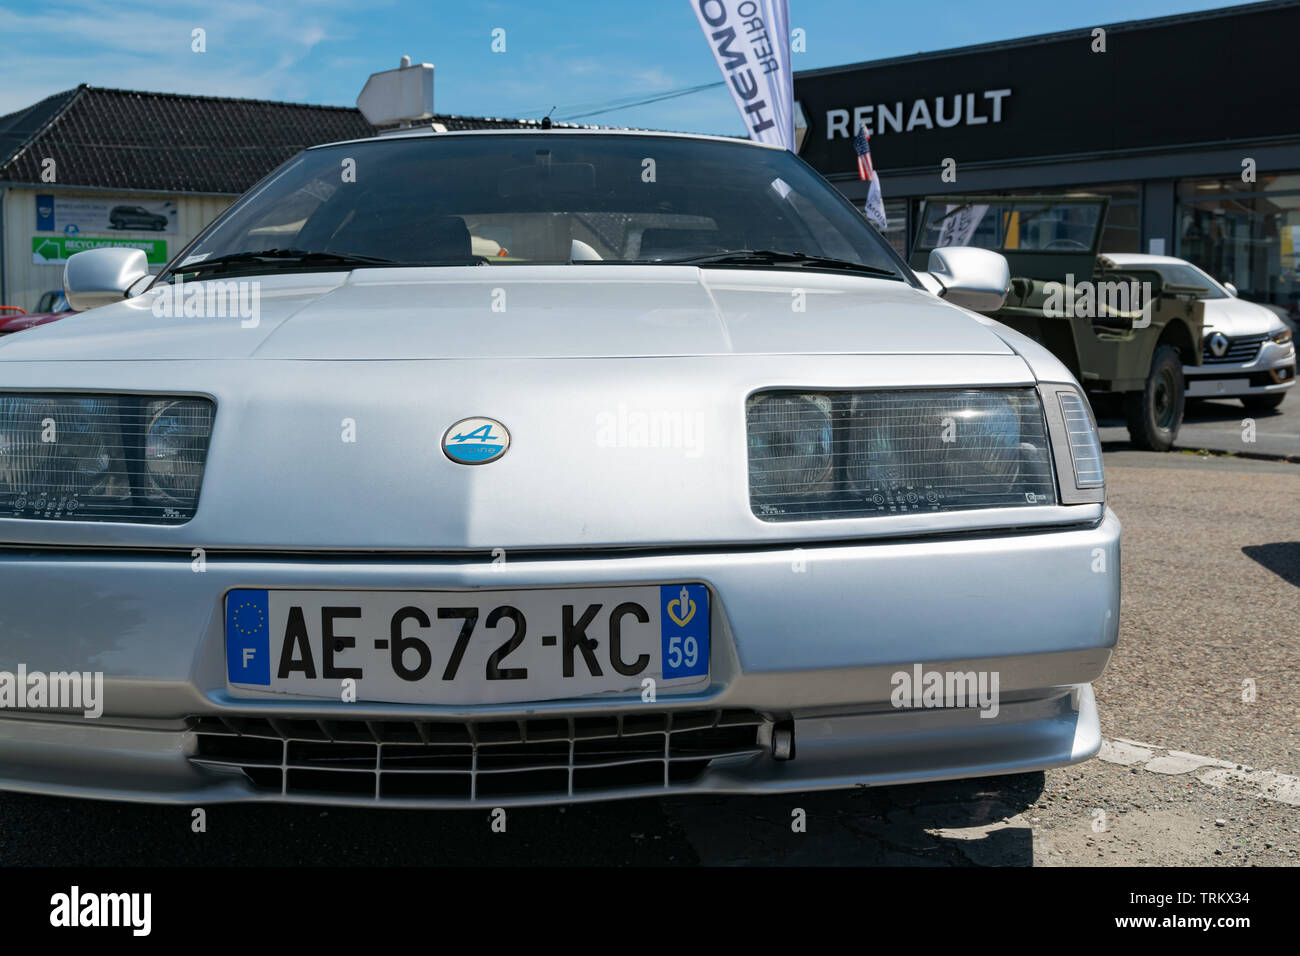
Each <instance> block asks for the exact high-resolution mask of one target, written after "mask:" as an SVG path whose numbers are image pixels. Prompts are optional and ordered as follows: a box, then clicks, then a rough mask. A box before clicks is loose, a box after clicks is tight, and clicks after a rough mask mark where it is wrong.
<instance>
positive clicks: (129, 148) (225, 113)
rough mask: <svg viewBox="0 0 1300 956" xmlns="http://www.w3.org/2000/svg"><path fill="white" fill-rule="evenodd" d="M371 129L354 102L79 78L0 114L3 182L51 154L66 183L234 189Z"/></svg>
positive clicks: (497, 123)
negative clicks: (99, 83)
mask: <svg viewBox="0 0 1300 956" xmlns="http://www.w3.org/2000/svg"><path fill="white" fill-rule="evenodd" d="M433 122H435V123H441V124H442V125H443V126H445V127H446V128H447V129H448V130H472V129H520V128H532V127H536V126H538V125H539V124H538V123H537V121H535V120H514V119H495V118H489V117H476V116H435V117H434V119H433ZM555 125H556V126H557V127H569V126H573V125H575V124H569V123H556V124H555ZM376 132H377V130H376V128H375V127H373V126H371V125H370V124H369V123H367V122H366V120H365V118H364V117H362V115H361V113H360V111H358V110H356V109H353V108H351V107H343V106H311V105H308V104H303V103H276V102H271V101H267V100H245V99H228V98H223V97H216V96H188V95H183V94H178V93H144V92H139V91H136V90H112V89H103V88H100V87H94V86H87V85H84V84H83V85H82V86H79V87H77V88H75V89H72V90H66V91H64V92H62V93H58V94H55V95H54V96H51V97H48V98H47V99H44V100H42V101H41V102H39V103H37V104H35V105H33V106H30V107H28V108H27V109H25V110H19V111H18V112H16V113H11V114H9V115H8V116H3V117H0V182H18V183H40V182H41V164H42V161H43V160H44V159H46V158H47V157H48V158H51V159H53V160H54V161H55V163H56V168H57V174H58V180H57V182H58V183H59V185H63V186H87V187H100V188H110V189H122V190H158V191H164V192H195V193H224V194H229V195H235V194H238V193H242V192H244V191H245V190H246V189H248V188H249V187H250V186H252V185H253V183H255V182H257V181H258V180H259V179H261V178H262V177H263V176H265V175H266V174H267V173H268V172H270V171H271V170H272V169H274V168H275V167H276V166H278V165H279V164H280V163H282V162H284V161H285V160H286V159H289V158H290V157H291V156H293V155H294V154H295V153H297V152H298V151H299V150H302V149H304V148H306V147H308V146H315V145H317V144H320V143H330V142H336V141H339V140H348V139H360V138H363V137H366V136H373V135H375V133H376Z"/></svg>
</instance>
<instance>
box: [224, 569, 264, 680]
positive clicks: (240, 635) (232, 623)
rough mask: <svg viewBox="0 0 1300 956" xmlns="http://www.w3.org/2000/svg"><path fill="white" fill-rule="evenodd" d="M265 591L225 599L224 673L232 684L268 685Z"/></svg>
mask: <svg viewBox="0 0 1300 956" xmlns="http://www.w3.org/2000/svg"><path fill="white" fill-rule="evenodd" d="M266 604H267V601H266V592H265V591H231V592H230V593H228V594H227V595H226V672H227V673H228V674H229V675H230V682H231V683H232V684H263V685H267V686H269V685H270V683H271V629H270V623H271V622H270V620H269V619H268V615H267V610H266Z"/></svg>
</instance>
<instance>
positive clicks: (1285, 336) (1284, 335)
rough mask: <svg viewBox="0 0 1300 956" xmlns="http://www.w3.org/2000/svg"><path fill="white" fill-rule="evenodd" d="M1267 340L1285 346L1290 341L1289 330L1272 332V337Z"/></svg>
mask: <svg viewBox="0 0 1300 956" xmlns="http://www.w3.org/2000/svg"><path fill="white" fill-rule="evenodd" d="M1269 338H1270V339H1272V340H1273V341H1274V342H1276V343H1277V344H1278V345H1286V344H1287V343H1288V342H1290V341H1291V330H1290V329H1283V330H1282V331H1281V332H1274V333H1273V334H1272V335H1270V336H1269Z"/></svg>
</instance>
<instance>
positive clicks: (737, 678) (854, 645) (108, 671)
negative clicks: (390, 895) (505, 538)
mask: <svg viewBox="0 0 1300 956" xmlns="http://www.w3.org/2000/svg"><path fill="white" fill-rule="evenodd" d="M1119 541H1120V526H1119V521H1118V520H1117V519H1116V518H1115V516H1114V515H1113V514H1112V513H1111V512H1109V511H1106V512H1105V515H1104V518H1103V519H1102V520H1101V521H1099V522H1097V523H1095V524H1090V525H1086V526H1077V527H1071V528H1067V529H1040V530H1032V531H1022V532H1018V533H1015V534H1010V533H1002V534H996V535H979V536H969V537H945V538H935V539H916V540H900V541H888V542H885V541H881V542H874V543H870V544H843V545H834V546H824V545H808V546H804V547H802V548H779V549H772V548H763V549H755V550H749V551H725V552H691V553H671V554H638V555H633V556H578V557H558V556H545V557H543V556H537V557H531V556H518V557H512V558H511V559H510V560H509V561H507V562H506V563H505V564H504V565H500V564H493V563H491V562H489V561H483V560H448V559H427V558H418V557H409V558H405V557H393V556H384V557H314V556H283V555H279V556H254V557H248V556H237V555H231V556H222V555H219V554H209V555H208V556H207V559H206V566H205V568H204V570H203V571H202V572H201V573H200V572H196V571H195V570H194V565H193V562H192V559H191V557H190V556H189V555H183V556H165V555H160V556H142V555H133V554H124V553H120V552H119V553H111V554H103V553H87V552H43V551H19V550H6V551H2V552H0V670H8V671H10V672H13V671H16V669H17V668H18V666H19V665H20V664H22V665H25V667H26V669H27V671H28V672H29V673H31V672H36V671H41V672H45V673H50V672H57V671H78V672H84V671H92V672H93V671H100V672H102V673H103V674H104V692H103V701H104V710H103V714H102V716H100V717H98V718H96V719H87V718H85V717H83V716H81V715H74V714H61V713H51V712H49V711H40V710H31V711H23V712H16V711H13V710H0V789H12V790H24V791H29V792H38V793H49V794H63V795H74V796H88V797H101V798H109V799H123V800H139V801H157V802H181V803H186V802H195V801H200V800H202V801H205V802H215V801H237V800H274V801H289V802H309V803H347V804H360V805H382V806H389V805H392V806H430V807H435V806H436V807H455V806H471V805H487V804H490V805H493V806H497V805H511V804H527V803H543V802H572V801H576V800H589V799H591V800H595V799H608V798H611V797H620V796H622V797H630V796H646V795H662V794H664V793H665V792H679V791H680V792H691V791H707V792H764V791H782V790H811V789H819V788H834V787H844V786H852V785H874V784H890V783H905V782H918V781H924V780H940V779H948V778H954V777H965V776H978V775H984V774H997V773H1012V772H1021V771H1028V770H1036V769H1045V768H1048V767H1054V766H1060V765H1064V764H1068V763H1073V762H1077V761H1080V760H1084V759H1086V758H1088V757H1090V756H1092V755H1093V754H1095V753H1096V752H1097V750H1098V748H1099V747H1100V733H1099V729H1098V722H1097V714H1096V707H1095V703H1094V699H1093V695H1092V690H1091V688H1090V687H1089V686H1088V685H1089V684H1090V682H1091V681H1093V680H1095V679H1096V678H1097V677H1098V676H1100V675H1101V673H1102V671H1103V670H1104V669H1105V667H1106V664H1107V662H1108V660H1109V658H1110V654H1111V652H1112V649H1113V647H1114V645H1115V641H1116V636H1117V633H1118V625H1119V595H1120V587H1119V567H1120V564H1119V558H1120V554H1119ZM494 568H495V569H496V570H494ZM502 568H504V570H501V569H502ZM681 580H695V581H701V582H703V583H705V584H706V585H707V586H708V587H709V588H710V589H711V591H712V599H711V614H712V630H713V650H712V661H711V674H712V681H711V685H710V686H709V687H708V688H707V689H705V690H703V691H699V692H695V693H689V694H681V695H676V696H669V695H667V694H661V695H660V696H659V698H658V700H657V701H656V702H655V703H653V704H651V703H642V701H641V700H640V698H632V699H628V698H608V697H606V698H590V699H580V700H567V701H548V702H542V703H529V704H523V705H519V704H511V705H493V706H469V707H466V706H455V707H448V706H422V705H406V704H375V703H361V702H359V703H342V702H339V701H317V700H310V699H303V698H287V697H284V696H281V695H273V694H257V693H255V692H252V691H247V690H240V691H239V692H238V693H237V694H236V693H233V692H232V689H231V688H230V687H229V686H228V685H227V682H226V672H225V646H224V636H223V613H222V608H223V599H224V595H225V593H226V591H228V590H229V589H232V588H240V587H258V588H277V587H279V588H338V589H363V588H386V589H393V588H397V589H460V588H475V587H486V588H511V587H519V588H533V587H548V586H561V585H563V586H571V585H591V586H600V585H602V584H633V583H645V584H650V583H668V582H674V581H681ZM916 665H920V666H921V667H923V668H924V670H925V671H926V672H932V671H939V672H979V673H987V674H996V675H997V677H998V681H999V688H998V689H999V697H1000V704H999V707H998V711H997V714H996V716H993V717H987V716H981V711H980V710H979V709H976V708H970V707H965V708H962V707H939V708H934V709H929V708H914V707H904V708H901V709H900V708H898V707H895V706H894V705H893V702H892V701H891V692H892V691H893V689H894V686H895V685H894V682H893V675H895V674H897V673H899V672H900V671H909V670H911V669H912V668H913V667H914V666H916ZM650 712H654V713H655V714H667V715H669V716H668V720H669V723H670V725H671V723H672V721H673V720H676V721H678V725H679V726H683V727H684V726H686V724H687V722H688V721H689V720H690V719H691V718H695V717H701V715H704V719H705V720H707V719H713V720H714V723H715V724H718V723H727V722H728V721H730V720H731V719H732V718H733V717H734V715H737V714H752V715H755V721H756V726H755V728H754V736H753V739H752V744H753V746H750V747H745V748H740V749H736V750H734V751H732V752H727V751H725V750H724V751H719V752H718V755H717V757H716V759H711V760H705V761H700V760H699V759H694V760H693V762H692V763H691V766H692V768H694V770H695V771H698V772H693V773H692V774H690V775H686V776H683V775H678V774H676V773H674V772H672V768H673V766H675V763H674V761H677V760H678V759H679V758H678V757H671V758H670V757H669V755H668V750H669V748H668V746H667V745H665V747H664V748H663V754H662V755H661V756H662V757H663V768H662V771H663V772H662V775H661V779H647V778H645V777H644V776H643V775H642V776H637V775H634V776H633V777H631V778H629V780H631V782H627V781H619V780H614V779H613V778H610V780H611V782H610V783H609V785H607V786H606V785H596V786H588V787H583V786H580V785H575V782H574V781H575V777H580V776H581V774H580V773H578V774H577V775H575V770H574V766H575V760H576V759H577V758H576V757H575V754H579V753H580V751H582V749H583V748H582V746H581V744H580V743H573V742H572V741H573V739H574V738H575V737H579V738H580V737H582V736H583V731H582V730H581V728H582V727H583V726H586V725H587V724H584V722H588V723H590V722H591V721H593V720H595V719H598V718H601V719H611V720H615V721H616V724H617V727H618V728H619V730H618V731H617V732H616V733H615V735H614V736H616V737H617V736H621V734H622V728H623V727H624V726H625V724H626V725H627V726H629V727H630V726H632V724H633V722H634V720H636V719H640V718H641V717H642V716H643V715H647V714H649V713H650ZM708 715H712V717H711V718H710V717H709V716H708ZM541 721H548V722H549V723H550V724H552V725H554V724H557V723H558V724H560V725H566V722H567V726H568V728H569V732H568V735H567V738H566V737H565V733H564V732H563V730H561V732H560V734H559V737H556V738H554V740H553V741H552V744H553V746H552V747H551V750H550V751H549V752H550V753H552V754H558V756H556V757H555V759H554V761H553V763H552V764H549V765H548V767H550V769H551V770H553V771H555V773H552V774H551V777H552V778H554V777H556V776H560V777H561V779H563V777H562V775H561V774H560V771H562V770H563V768H564V766H565V764H566V759H565V747H564V746H563V745H562V744H555V740H561V739H569V740H570V741H571V742H570V743H569V744H568V751H567V754H568V756H567V766H568V781H569V782H568V785H567V787H565V786H560V787H559V788H558V789H556V788H550V789H548V790H545V791H544V792H543V791H541V790H534V789H530V787H529V786H528V783H527V781H528V779H530V778H527V777H525V778H524V780H523V783H522V784H521V785H520V786H518V787H515V788H513V789H512V788H508V787H507V788H501V787H495V788H494V787H488V786H483V785H480V782H485V781H487V780H488V779H489V777H488V776H487V775H488V774H489V773H490V769H489V768H488V767H487V766H486V764H485V763H483V762H481V761H480V756H479V753H480V750H481V748H480V743H481V741H480V740H479V737H478V736H476V735H475V734H474V731H473V728H476V727H477V728H484V729H486V728H488V727H489V726H491V727H494V728H500V727H501V726H502V725H505V724H509V725H511V726H518V727H519V729H520V733H521V735H524V736H526V735H527V733H529V732H531V731H530V730H529V728H532V727H534V725H535V724H536V722H541ZM452 724H455V725H457V726H467V727H469V728H471V731H470V732H471V735H472V736H475V743H474V744H473V745H472V747H473V757H472V759H470V758H468V757H467V759H469V760H470V762H469V763H468V764H467V765H466V770H465V771H464V773H465V779H466V780H468V781H469V784H468V789H467V790H465V792H464V793H460V792H459V791H457V792H456V793H455V794H451V795H449V794H428V793H426V794H416V795H411V794H403V793H401V792H399V790H398V788H393V789H392V790H390V789H389V788H388V785H387V784H386V783H384V782H383V780H382V778H383V777H384V771H383V767H384V766H385V764H384V759H385V758H384V757H383V754H384V753H385V751H386V749H390V748H393V747H398V746H401V745H400V744H396V743H394V742H393V740H391V739H389V737H388V736H386V735H387V734H388V733H389V731H388V730H386V729H384V728H391V727H396V726H398V725H405V726H408V727H416V728H423V730H421V733H422V734H426V735H427V732H428V729H429V728H430V727H433V728H435V730H436V729H437V728H440V727H443V726H449V725H452ZM219 726H224V727H226V728H229V734H230V737H229V739H230V740H232V741H233V742H235V743H237V744H239V743H250V744H251V743H256V744H257V745H258V748H257V749H258V752H259V753H261V754H262V757H261V758H260V760H259V767H260V769H259V771H258V772H257V773H253V774H250V773H248V772H246V770H244V769H241V766H240V764H241V760H242V759H243V758H238V759H232V760H229V761H226V762H224V763H223V761H221V760H212V759H210V758H211V753H210V752H206V751H205V752H204V753H200V750H201V749H202V745H203V744H204V742H205V740H208V741H209V742H210V740H211V733H210V731H212V729H213V728H214V727H219ZM312 726H316V727H320V728H322V729H321V732H320V734H317V733H316V731H314V730H313V731H309V732H308V736H313V737H317V738H318V741H317V743H314V744H312V745H311V746H313V747H318V748H319V747H325V746H326V745H327V744H328V745H335V744H338V745H340V746H341V745H342V743H343V741H342V740H334V739H329V740H325V738H326V737H328V736H329V735H330V734H331V733H333V731H332V728H339V727H344V726H346V727H360V728H363V729H364V732H365V733H366V734H373V736H374V739H373V740H371V739H370V737H369V736H367V737H366V738H365V742H364V744H363V743H361V742H357V743H356V744H355V747H352V751H351V756H350V757H349V758H348V759H350V760H352V761H353V763H352V764H351V765H350V769H351V770H352V771H353V773H355V774H359V775H361V774H371V775H372V777H373V781H374V785H373V786H372V787H370V788H369V789H367V787H366V786H364V785H360V786H355V787H350V788H349V789H348V790H347V792H344V793H340V792H330V788H329V787H325V788H323V789H313V788H312V787H307V788H305V789H303V788H299V787H296V786H294V785H293V782H292V781H293V776H292V774H291V773H290V772H289V770H290V769H291V767H290V764H292V761H293V756H292V755H293V753H294V752H295V750H296V748H298V747H299V745H300V742H295V741H296V738H298V737H299V736H301V734H300V731H299V730H298V729H296V728H302V727H309V728H310V727H312ZM575 726H576V727H578V728H579V729H578V732H577V733H576V734H575V732H574V727H575ZM266 728H271V729H266ZM791 730H792V731H793V744H794V753H793V759H780V758H781V757H788V756H790V755H789V754H788V753H781V747H780V746H778V741H780V740H782V739H788V734H789V732H790V731H791ZM241 732H242V733H246V735H247V739H241V738H240V736H239V735H240V734H241ZM218 733H220V732H218ZM783 735H784V737H783ZM339 736H340V737H342V734H341V733H340V735H339ZM276 737H283V738H284V741H283V742H282V743H276V742H275V740H274V739H273V738H276ZM606 737H607V738H608V737H609V735H608V734H607V735H606ZM426 739H427V737H426ZM523 743H527V741H526V740H525V741H523ZM303 746H305V744H304V745H303ZM349 746H350V747H351V746H352V745H349ZM466 746H467V747H469V746H470V745H466ZM483 746H487V745H486V744H484V745H483ZM511 746H514V745H511ZM556 747H558V750H557V749H556ZM277 748H278V749H277ZM356 748H365V749H364V753H365V754H372V753H373V754H374V755H375V756H374V757H373V759H372V758H370V757H367V756H358V753H359V752H358V751H356ZM327 749H328V748H327ZM638 752H639V753H640V754H641V756H640V757H637V758H636V760H635V761H632V760H631V758H629V763H631V762H635V763H637V766H638V767H639V768H640V769H642V770H644V769H645V768H644V766H642V765H643V764H645V763H646V761H647V760H656V759H659V756H656V755H655V754H650V756H649V757H646V756H645V753H646V752H645V751H644V750H642V751H638ZM465 753H466V754H469V753H470V750H468V749H467V750H466V751H465ZM277 754H278V756H277ZM696 757H698V753H697V754H696ZM367 759H370V760H371V764H370V765H369V766H367V765H366V764H365V763H364V761H365V760H367ZM357 760H361V761H362V764H361V765H360V766H358V765H357V764H356V761H357ZM277 774H278V776H277ZM653 776H654V775H653V773H651V778H653ZM333 779H338V778H333ZM357 779H359V778H358V777H350V778H349V782H350V783H352V782H355V781H356V780H357ZM492 779H493V781H494V782H499V780H500V779H501V778H492ZM600 779H604V778H600ZM268 780H272V781H274V780H278V781H279V783H278V784H275V783H271V784H268V782H267V781H268Z"/></svg>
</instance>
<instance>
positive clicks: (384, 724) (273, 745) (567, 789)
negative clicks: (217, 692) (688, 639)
mask: <svg viewBox="0 0 1300 956" xmlns="http://www.w3.org/2000/svg"><path fill="white" fill-rule="evenodd" d="M192 720H193V724H192V727H191V730H192V732H193V733H194V734H195V736H196V749H195V752H194V753H193V754H192V755H191V757H190V760H191V761H193V762H194V763H196V764H199V765H201V766H204V767H208V768H214V769H221V770H226V771H230V772H234V771H239V772H242V773H243V774H244V776H245V778H246V779H247V780H248V782H249V783H250V784H251V785H252V786H253V787H254V788H255V789H257V790H260V791H264V792H269V793H278V794H281V795H284V796H302V797H311V796H320V797H339V796H342V797H350V798H354V799H369V800H420V799H424V800H438V801H445V802H453V803H454V802H464V803H476V802H490V801H492V800H495V799H499V798H503V797H511V798H520V797H522V798H528V797H537V798H556V797H572V796H575V795H581V794H587V793H598V792H601V791H614V792H616V791H619V790H626V789H642V788H647V787H656V788H662V789H665V790H668V789H672V788H673V787H674V786H681V785H683V784H687V783H689V782H691V781H692V780H694V779H696V778H697V777H699V776H700V774H702V773H703V772H704V770H705V769H706V768H707V767H708V766H709V763H710V762H711V761H714V760H722V759H745V758H753V757H756V756H758V755H760V754H763V753H765V752H766V748H765V747H763V746H762V745H761V744H760V742H759V730H760V728H761V727H762V726H763V724H764V719H763V717H761V716H760V715H759V714H757V713H755V712H753V711H749V710H684V711H668V712H653V713H632V714H611V715H607V716H593V717H554V718H545V717H539V718H531V719H525V720H489V721H440V720H374V721H371V720H330V719H319V720H310V719H301V718H293V719H285V718H275V717H196V718H192Z"/></svg>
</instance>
